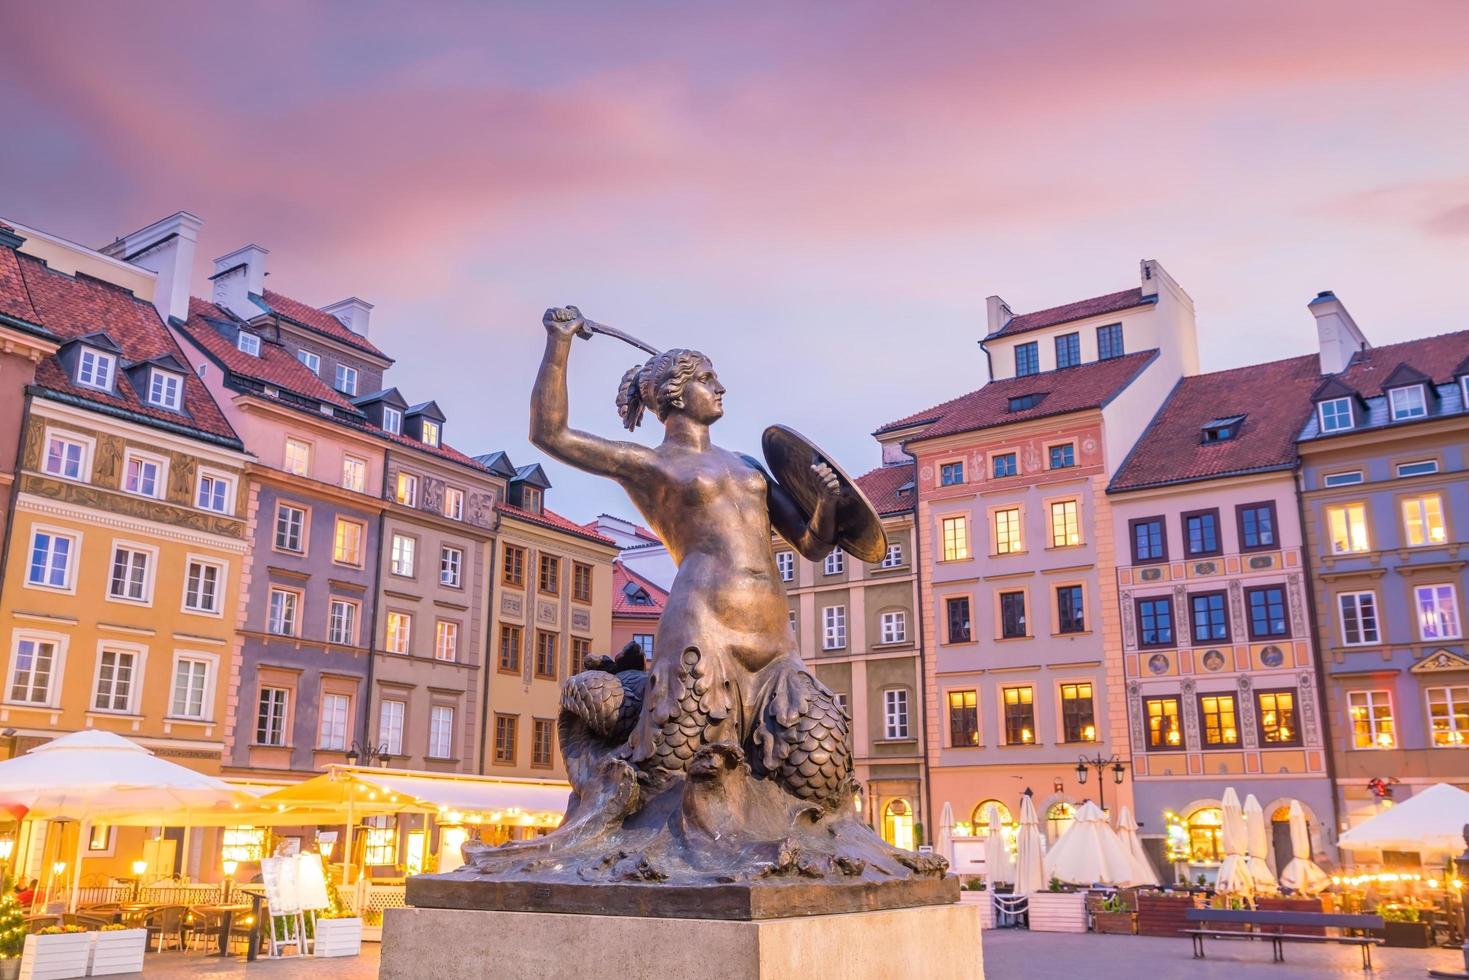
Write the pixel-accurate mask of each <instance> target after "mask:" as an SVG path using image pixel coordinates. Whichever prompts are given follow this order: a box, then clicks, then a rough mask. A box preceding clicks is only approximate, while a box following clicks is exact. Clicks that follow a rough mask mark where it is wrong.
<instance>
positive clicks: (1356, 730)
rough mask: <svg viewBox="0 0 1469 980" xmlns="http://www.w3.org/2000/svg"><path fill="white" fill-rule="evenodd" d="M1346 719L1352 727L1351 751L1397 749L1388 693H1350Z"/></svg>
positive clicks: (1390, 699) (1390, 697)
mask: <svg viewBox="0 0 1469 980" xmlns="http://www.w3.org/2000/svg"><path fill="white" fill-rule="evenodd" d="M1347 717H1348V718H1349V719H1350V721H1351V723H1352V747H1353V748H1358V749H1390V748H1393V747H1394V746H1396V745H1397V734H1396V731H1395V730H1394V728H1393V721H1392V696H1391V695H1390V694H1388V692H1387V691H1348V692H1347Z"/></svg>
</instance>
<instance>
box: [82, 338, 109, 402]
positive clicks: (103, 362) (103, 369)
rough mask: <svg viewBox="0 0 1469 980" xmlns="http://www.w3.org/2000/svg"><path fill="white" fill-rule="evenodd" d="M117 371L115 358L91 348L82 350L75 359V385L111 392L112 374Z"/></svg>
mask: <svg viewBox="0 0 1469 980" xmlns="http://www.w3.org/2000/svg"><path fill="white" fill-rule="evenodd" d="M115 370H117V358H115V357H113V356H112V355H111V354H104V353H102V352H101V351H100V350H94V349H92V348H91V347H83V348H82V356H81V357H79V358H77V383H78V384H84V385H86V386H87V387H88V388H97V389H100V390H102V391H111V390H112V374H113V372H114V371H115Z"/></svg>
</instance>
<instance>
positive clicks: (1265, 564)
mask: <svg viewBox="0 0 1469 980" xmlns="http://www.w3.org/2000/svg"><path fill="white" fill-rule="evenodd" d="M1249 566H1250V570H1251V571H1256V572H1258V571H1263V570H1264V569H1267V568H1274V567H1275V556H1274V555H1255V556H1253V557H1252V558H1251V559H1250V561H1249Z"/></svg>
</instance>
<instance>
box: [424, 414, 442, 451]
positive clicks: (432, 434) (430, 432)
mask: <svg viewBox="0 0 1469 980" xmlns="http://www.w3.org/2000/svg"><path fill="white" fill-rule="evenodd" d="M423 441H424V444H425V445H429V446H437V445H438V444H439V423H437V422H433V421H430V420H429V419H424V420H423Z"/></svg>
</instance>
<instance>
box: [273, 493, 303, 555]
mask: <svg viewBox="0 0 1469 980" xmlns="http://www.w3.org/2000/svg"><path fill="white" fill-rule="evenodd" d="M305 528H306V511H304V510H302V509H301V508H300V507H292V506H291V505H290V504H277V505H276V508H275V546H276V548H278V549H280V550H281V551H301V550H302V547H301V542H302V532H303V531H304V530H305Z"/></svg>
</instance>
